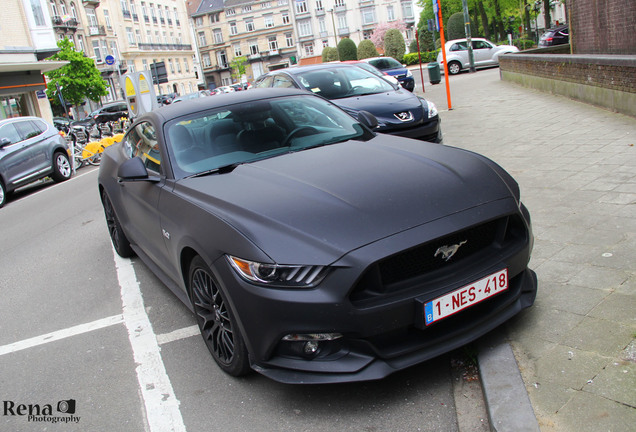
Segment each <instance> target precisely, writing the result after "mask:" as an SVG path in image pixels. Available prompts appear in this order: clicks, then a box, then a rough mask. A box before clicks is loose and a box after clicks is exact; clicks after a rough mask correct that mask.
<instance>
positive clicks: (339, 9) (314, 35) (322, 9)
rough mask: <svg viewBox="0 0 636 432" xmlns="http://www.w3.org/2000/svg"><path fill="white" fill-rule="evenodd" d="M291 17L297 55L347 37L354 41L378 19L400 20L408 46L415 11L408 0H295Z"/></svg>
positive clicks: (368, 33)
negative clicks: (297, 50) (298, 51)
mask: <svg viewBox="0 0 636 432" xmlns="http://www.w3.org/2000/svg"><path fill="white" fill-rule="evenodd" d="M293 4H294V21H295V25H296V29H297V34H298V42H297V43H298V46H299V49H300V56H301V57H312V56H320V55H322V50H323V48H325V47H329V46H331V47H336V46H337V44H338V42H340V39H342V38H344V37H347V38H350V39H351V40H353V41H354V42H355V43H356V45H358V44H359V43H360V42H361V41H362V40H363V39H369V38H370V37H371V34H372V33H373V31H374V30H375V28H376V27H377V26H378V25H379V24H382V23H392V22H398V21H402V22H403V23H404V24H405V26H406V31H405V33H404V35H403V36H404V39H405V41H406V45H407V46H408V45H409V44H410V43H411V41H413V40H414V39H415V24H416V23H417V19H418V18H419V17H418V16H417V15H416V11H415V6H414V1H412V0H401V1H395V0H358V1H351V0H349V1H347V0H295V1H294V2H293Z"/></svg>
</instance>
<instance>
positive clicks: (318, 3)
mask: <svg viewBox="0 0 636 432" xmlns="http://www.w3.org/2000/svg"><path fill="white" fill-rule="evenodd" d="M315 3H316V10H317V11H322V10H323V7H322V0H316V2H315Z"/></svg>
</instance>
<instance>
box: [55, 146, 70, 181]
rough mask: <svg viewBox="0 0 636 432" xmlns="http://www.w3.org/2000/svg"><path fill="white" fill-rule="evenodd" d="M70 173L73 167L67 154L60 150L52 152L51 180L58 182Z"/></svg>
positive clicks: (68, 176) (65, 178)
mask: <svg viewBox="0 0 636 432" xmlns="http://www.w3.org/2000/svg"><path fill="white" fill-rule="evenodd" d="M72 175H73V169H72V168H71V162H70V161H69V159H68V156H67V155H66V154H65V153H63V152H60V151H58V152H55V153H54V154H53V174H51V178H52V179H53V181H55V182H56V183H59V182H62V181H64V180H68V179H70V178H71V176H72Z"/></svg>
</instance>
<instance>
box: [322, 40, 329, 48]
mask: <svg viewBox="0 0 636 432" xmlns="http://www.w3.org/2000/svg"><path fill="white" fill-rule="evenodd" d="M328 46H329V41H328V40H325V39H323V41H322V47H323V48H327V47H328Z"/></svg>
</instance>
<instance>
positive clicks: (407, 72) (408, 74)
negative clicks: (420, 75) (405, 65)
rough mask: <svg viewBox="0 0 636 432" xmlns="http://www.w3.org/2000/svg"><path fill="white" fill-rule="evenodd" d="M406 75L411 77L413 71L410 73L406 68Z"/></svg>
mask: <svg viewBox="0 0 636 432" xmlns="http://www.w3.org/2000/svg"><path fill="white" fill-rule="evenodd" d="M406 76H407V77H412V76H413V73H412V72H411V71H410V70H408V69H407V70H406Z"/></svg>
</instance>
